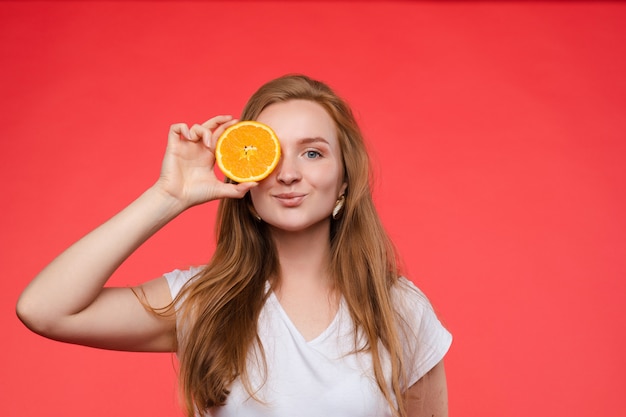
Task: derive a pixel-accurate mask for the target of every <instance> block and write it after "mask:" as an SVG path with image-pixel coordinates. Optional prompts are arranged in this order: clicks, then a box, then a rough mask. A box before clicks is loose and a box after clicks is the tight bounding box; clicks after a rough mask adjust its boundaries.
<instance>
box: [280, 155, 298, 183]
mask: <svg viewBox="0 0 626 417" xmlns="http://www.w3.org/2000/svg"><path fill="white" fill-rule="evenodd" d="M276 172H277V174H276V180H277V181H279V182H281V183H283V184H286V185H289V184H292V183H294V182H297V181H300V179H301V178H302V175H301V173H300V168H299V167H298V162H297V161H295V160H293V158H291V157H288V156H285V155H283V156H282V157H281V158H280V161H279V162H278V166H277V167H276Z"/></svg>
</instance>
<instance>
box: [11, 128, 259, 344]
mask: <svg viewBox="0 0 626 417" xmlns="http://www.w3.org/2000/svg"><path fill="white" fill-rule="evenodd" d="M233 122H234V120H232V118H231V117H230V116H217V117H214V118H212V119H210V120H209V121H207V122H205V123H204V124H203V125H194V126H193V127H192V128H191V129H189V128H188V127H187V126H186V125H185V124H176V125H172V126H171V128H170V132H169V135H168V144H167V150H166V153H165V157H164V160H163V166H162V168H161V175H160V178H159V180H158V181H157V182H156V183H155V185H153V186H152V187H150V188H149V189H148V190H147V191H146V192H144V193H143V194H142V195H141V196H140V197H139V198H138V199H137V200H135V201H134V202H132V203H131V204H130V205H129V206H128V207H126V208H125V209H124V210H122V211H121V212H120V213H118V214H117V215H115V216H114V217H113V218H111V219H110V220H108V221H107V222H106V223H104V224H102V225H101V226H99V227H98V228H96V229H95V230H93V231H92V232H90V233H89V234H87V235H86V236H85V237H83V238H82V239H80V240H79V241H78V242H76V243H75V244H73V245H72V246H70V247H69V248H68V249H67V250H66V251H65V252H63V253H62V254H61V255H59V256H58V257H57V258H56V259H55V260H54V261H52V262H51V263H50V264H49V265H48V266H46V267H45V268H44V269H43V270H42V271H41V272H40V273H39V274H38V275H37V277H35V279H34V280H33V281H32V282H31V283H30V284H29V285H28V287H27V288H26V289H25V290H24V292H23V293H22V294H21V296H20V298H19V300H18V303H17V314H18V316H19V318H20V319H21V320H22V321H23V322H24V324H25V325H26V326H27V327H28V328H30V329H31V330H33V331H34V332H36V333H39V334H41V335H43V336H46V337H49V338H52V339H56V340H60V341H64V342H69V343H77V344H82V345H87V346H94V347H99V348H105V349H114V350H131V351H172V350H174V349H175V342H176V341H175V321H174V320H173V319H171V318H170V319H168V318H164V317H159V316H157V315H154V314H151V313H150V312H148V311H147V310H146V309H145V308H144V306H143V305H142V304H141V302H140V301H139V299H138V298H137V297H136V296H135V294H133V292H132V290H131V289H130V288H103V287H104V285H105V284H106V282H107V281H108V279H109V278H110V276H111V275H112V274H113V272H114V271H115V270H116V269H117V268H118V267H119V265H120V264H121V263H122V262H123V261H124V260H125V259H126V258H128V257H129V256H130V255H131V254H132V253H133V252H134V251H135V250H136V249H137V248H138V247H139V246H140V245H141V244H143V243H144V242H145V241H146V240H147V239H148V238H149V237H150V236H152V235H153V234H154V233H156V232H157V231H158V230H159V229H160V228H161V227H163V226H164V225H166V224H167V223H168V222H169V221H171V220H172V219H174V218H175V217H176V216H177V215H179V214H180V213H182V212H183V211H184V210H186V209H187V208H189V207H191V206H194V205H196V204H201V203H204V202H207V201H211V200H215V199H219V198H225V197H230V198H241V197H243V195H245V193H246V192H247V191H248V190H249V189H250V188H251V187H253V186H254V185H255V184H254V183H248V184H239V185H234V184H225V183H223V182H221V181H219V180H218V179H217V178H216V177H215V174H214V172H213V164H214V162H215V159H214V155H213V151H212V148H213V147H214V143H215V140H216V139H217V137H218V136H219V135H220V134H221V132H223V130H224V129H225V128H226V127H228V126H229V125H231V124H232V123H233ZM137 292H138V293H140V294H143V295H145V301H147V302H148V303H149V304H150V305H151V306H152V307H155V308H159V307H164V306H166V305H168V304H169V303H170V302H171V295H170V292H169V288H168V286H167V282H166V281H165V278H163V277H160V278H157V279H154V280H152V281H149V282H146V283H145V284H143V285H141V287H140V288H139V289H138V291H137Z"/></svg>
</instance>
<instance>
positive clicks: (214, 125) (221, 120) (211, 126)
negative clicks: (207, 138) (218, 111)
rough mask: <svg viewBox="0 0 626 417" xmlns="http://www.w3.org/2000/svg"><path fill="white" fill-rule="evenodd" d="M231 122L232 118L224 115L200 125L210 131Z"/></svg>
mask: <svg viewBox="0 0 626 417" xmlns="http://www.w3.org/2000/svg"><path fill="white" fill-rule="evenodd" d="M231 120H233V116H231V115H226V114H224V115H220V116H215V117H212V118H210V119H209V120H207V121H206V122H204V123H202V126H203V127H205V128H207V129H209V130H211V131H212V130H214V129H215V128H217V127H218V126H219V125H221V124H223V123H226V122H229V121H231Z"/></svg>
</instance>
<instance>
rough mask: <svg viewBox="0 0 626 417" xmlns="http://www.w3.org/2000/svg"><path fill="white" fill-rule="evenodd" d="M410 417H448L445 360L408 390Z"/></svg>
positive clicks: (408, 414) (408, 412)
mask: <svg viewBox="0 0 626 417" xmlns="http://www.w3.org/2000/svg"><path fill="white" fill-rule="evenodd" d="M407 416H408V417H448V385H447V381H446V370H445V367H444V365H443V360H442V361H441V362H439V363H438V364H437V365H435V367H434V368H433V369H431V370H430V371H429V372H428V373H427V374H426V375H424V376H423V377H422V378H421V379H420V380H419V381H417V382H416V383H415V384H413V385H412V386H411V387H410V388H409V390H408V401H407Z"/></svg>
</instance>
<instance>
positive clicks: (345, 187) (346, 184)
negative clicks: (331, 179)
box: [339, 181, 348, 196]
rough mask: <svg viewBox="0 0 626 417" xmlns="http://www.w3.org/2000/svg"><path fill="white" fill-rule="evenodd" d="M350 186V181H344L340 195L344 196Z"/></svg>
mask: <svg viewBox="0 0 626 417" xmlns="http://www.w3.org/2000/svg"><path fill="white" fill-rule="evenodd" d="M347 188H348V183H347V182H345V181H344V183H343V184H341V188H340V189H339V195H340V196H342V195H344V194H345V193H346V189H347Z"/></svg>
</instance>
